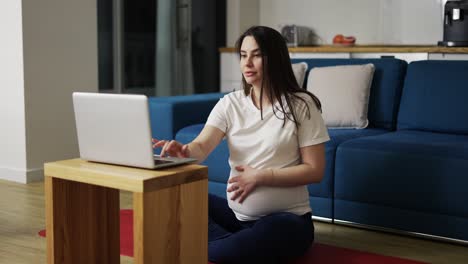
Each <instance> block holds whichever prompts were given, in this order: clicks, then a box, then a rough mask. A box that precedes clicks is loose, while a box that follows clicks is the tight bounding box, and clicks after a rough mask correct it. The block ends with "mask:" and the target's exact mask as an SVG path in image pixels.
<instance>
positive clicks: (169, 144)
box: [152, 138, 190, 158]
mask: <svg viewBox="0 0 468 264" xmlns="http://www.w3.org/2000/svg"><path fill="white" fill-rule="evenodd" d="M152 141H153V148H160V147H162V150H161V154H160V155H161V157H164V156H165V155H166V154H168V155H169V156H171V157H179V158H188V157H190V151H189V149H188V145H187V144H186V145H183V144H181V143H179V142H177V141H175V140H171V141H168V140H157V139H155V138H153V139H152Z"/></svg>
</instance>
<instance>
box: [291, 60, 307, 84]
mask: <svg viewBox="0 0 468 264" xmlns="http://www.w3.org/2000/svg"><path fill="white" fill-rule="evenodd" d="M291 66H292V69H293V72H294V77H296V81H297V84H299V87H303V85H304V80H305V75H306V71H307V63H305V62H299V63H293V64H292V65H291Z"/></svg>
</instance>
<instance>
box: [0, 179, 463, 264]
mask: <svg viewBox="0 0 468 264" xmlns="http://www.w3.org/2000/svg"><path fill="white" fill-rule="evenodd" d="M120 197H121V199H120V207H121V208H122V209H123V208H131V207H132V198H131V195H130V194H129V193H126V192H122V193H121V195H120ZM44 211H45V210H44V183H43V182H38V183H30V184H19V183H12V182H8V181H3V180H0V264H3V263H5V264H7V263H8V264H10V263H15V264H23V263H45V261H46V256H45V254H46V253H45V252H46V250H45V247H46V240H45V239H44V238H42V237H39V236H38V235H37V232H38V231H39V230H41V229H44V228H45V219H44ZM315 229H316V235H315V237H316V241H317V242H320V243H323V244H328V245H335V246H341V247H346V248H353V249H357V250H363V251H367V252H374V253H379V254H384V255H390V256H396V257H403V258H408V259H413V260H420V261H425V262H428V263H450V264H456V263H468V247H466V246H462V245H455V244H450V243H445V242H437V241H431V240H425V239H419V238H413V237H406V236H398V235H393V234H388V233H382V232H376V231H369V230H364V229H360V228H354V227H347V226H342V225H334V224H328V223H323V222H316V223H315ZM121 263H133V259H132V258H129V257H121Z"/></svg>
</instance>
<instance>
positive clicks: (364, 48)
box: [219, 45, 468, 53]
mask: <svg viewBox="0 0 468 264" xmlns="http://www.w3.org/2000/svg"><path fill="white" fill-rule="evenodd" d="M219 52H221V53H223V52H235V48H234V47H223V48H219ZM289 52H291V53H299V52H300V53H308V52H311V53H338V52H350V53H373V52H378V53H386V52H391V53H468V47H439V46H424V45H353V46H343V45H323V46H303V47H289Z"/></svg>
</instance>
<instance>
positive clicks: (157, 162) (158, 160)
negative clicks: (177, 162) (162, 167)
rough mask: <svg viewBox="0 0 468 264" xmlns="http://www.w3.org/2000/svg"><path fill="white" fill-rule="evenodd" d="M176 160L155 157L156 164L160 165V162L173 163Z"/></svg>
mask: <svg viewBox="0 0 468 264" xmlns="http://www.w3.org/2000/svg"><path fill="white" fill-rule="evenodd" d="M173 162H174V161H171V160H160V159H155V160H154V165H159V164H167V163H173Z"/></svg>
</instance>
